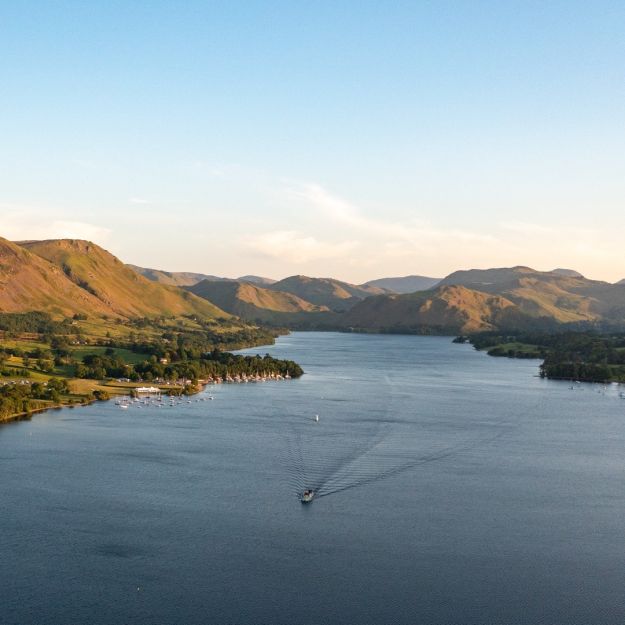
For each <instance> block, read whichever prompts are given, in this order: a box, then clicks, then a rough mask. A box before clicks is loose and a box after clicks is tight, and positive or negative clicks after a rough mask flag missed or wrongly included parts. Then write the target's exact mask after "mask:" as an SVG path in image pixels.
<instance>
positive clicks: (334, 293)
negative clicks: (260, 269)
mask: <svg viewBox="0 0 625 625" xmlns="http://www.w3.org/2000/svg"><path fill="white" fill-rule="evenodd" d="M267 288H269V289H271V290H272V291H282V292H284V293H292V294H293V295H297V297H299V298H301V299H303V300H305V301H307V302H310V303H311V304H315V305H317V306H326V307H327V308H329V309H330V310H332V311H335V312H343V311H346V310H349V309H350V308H351V307H352V306H354V305H355V304H356V303H358V302H359V301H361V300H363V299H365V298H366V297H370V296H371V295H380V294H382V293H385V292H386V291H385V290H384V289H380V288H378V287H373V286H366V285H364V286H357V285H355V284H349V283H347V282H341V281H340V280H334V279H332V278H309V277H307V276H291V277H289V278H285V279H284V280H280V281H279V282H276V283H275V284H272V285H269V286H268V287H267Z"/></svg>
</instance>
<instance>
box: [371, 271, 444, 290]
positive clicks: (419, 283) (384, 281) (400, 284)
mask: <svg viewBox="0 0 625 625" xmlns="http://www.w3.org/2000/svg"><path fill="white" fill-rule="evenodd" d="M440 281H441V279H440V278H429V277H427V276H418V275H411V276H400V277H395V278H378V279H377V280H369V282H365V284H364V285H363V286H373V287H378V288H381V289H386V290H387V291H392V292H394V293H415V292H416V291H427V290H428V289H433V288H434V287H435V286H436V285H437V284H438V283H439V282H440Z"/></svg>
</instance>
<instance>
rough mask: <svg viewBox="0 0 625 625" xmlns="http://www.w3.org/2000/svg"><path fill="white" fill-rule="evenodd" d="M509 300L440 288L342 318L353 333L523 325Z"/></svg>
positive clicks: (370, 304)
mask: <svg viewBox="0 0 625 625" xmlns="http://www.w3.org/2000/svg"><path fill="white" fill-rule="evenodd" d="M526 321H527V320H526V318H525V315H523V314H521V313H520V312H519V310H518V307H517V306H515V305H514V304H513V303H512V302H511V301H510V300H508V299H506V298H504V297H500V296H497V295H490V294H488V293H480V292H478V291H474V290H471V289H468V288H466V287H463V286H443V287H439V288H436V289H433V290H431V291H420V292H417V293H410V294H404V295H380V296H377V297H370V298H368V299H366V300H364V301H362V302H360V303H359V304H356V305H355V306H354V307H353V308H352V309H351V310H350V311H348V312H346V313H345V314H344V315H343V316H342V323H343V324H344V326H346V327H349V328H351V329H354V330H365V331H367V330H368V331H385V332H416V333H433V334H434V333H443V334H454V333H456V334H457V333H464V332H482V331H486V330H492V329H494V328H498V327H501V326H507V325H508V324H519V323H526Z"/></svg>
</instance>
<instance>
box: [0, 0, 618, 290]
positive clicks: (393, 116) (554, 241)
mask: <svg viewBox="0 0 625 625" xmlns="http://www.w3.org/2000/svg"><path fill="white" fill-rule="evenodd" d="M624 32H625V3H623V2H622V1H618V2H602V1H597V2H576V1H575V0H568V1H566V2H558V1H551V2H544V1H541V2H532V1H529V0H528V1H523V2H515V1H506V2H500V1H496V2H480V1H479V0H474V1H470V2H469V1H467V2H446V1H445V0H439V1H431V2H430V1H421V2H419V1H417V0H413V1H410V2H403V1H393V0H384V1H372V0H371V1H370V0H358V1H351V2H350V1H348V0H332V1H325V0H319V1H315V2H303V1H302V2H293V0H289V1H284V2H282V1H271V0H266V1H265V2H256V1H254V0H245V1H237V0H227V1H225V0H224V1H222V2H209V1H203V2H196V1H193V0H184V1H180V0H176V1H169V2H165V1H158V0H150V1H144V2H142V1H140V0H137V1H133V2H119V1H115V0H107V1H106V2H104V1H102V2H97V1H95V0H94V1H92V2H82V1H80V2H64V1H62V0H59V1H37V2H35V1H30V0H24V1H21V2H8V1H5V2H0V236H3V237H5V238H8V239H12V240H20V239H39V238H59V237H67V238H85V239H90V240H92V241H94V242H96V243H98V244H100V245H102V246H104V247H105V248H106V249H108V250H110V251H111V252H112V253H114V254H116V255H117V256H119V257H120V258H121V259H122V260H124V261H125V262H129V263H134V264H137V265H142V266H146V267H153V268H158V269H166V270H169V271H196V272H203V273H210V274H215V275H222V276H230V277H234V276H238V275H242V274H260V275H265V276H270V277H273V278H282V277H285V276H288V275H293V274H305V275H311V276H332V277H336V278H340V279H343V280H347V281H350V282H357V283H360V282H364V281H366V280H370V279H374V278H380V277H385V276H401V275H408V274H421V275H429V276H434V277H442V276H444V275H446V274H448V273H450V272H452V271H454V270H456V269H461V268H462V269H468V268H485V267H493V266H513V265H529V266H532V267H534V268H536V269H541V270H549V269H553V268H555V267H568V268H574V269H577V270H578V271H581V272H582V273H583V274H584V275H586V276H588V277H591V278H596V279H603V280H609V281H616V280H618V279H621V278H624V277H625V254H624V253H623V250H624V247H625V245H624V242H625V37H623V33H624Z"/></svg>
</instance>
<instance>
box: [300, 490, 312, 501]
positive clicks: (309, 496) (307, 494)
mask: <svg viewBox="0 0 625 625" xmlns="http://www.w3.org/2000/svg"><path fill="white" fill-rule="evenodd" d="M314 496H315V491H314V490H310V489H309V488H307V489H306V490H305V491H304V492H303V493H302V495H301V497H300V498H299V500H300V501H301V502H302V503H310V502H311V501H312V500H313V497H314Z"/></svg>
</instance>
